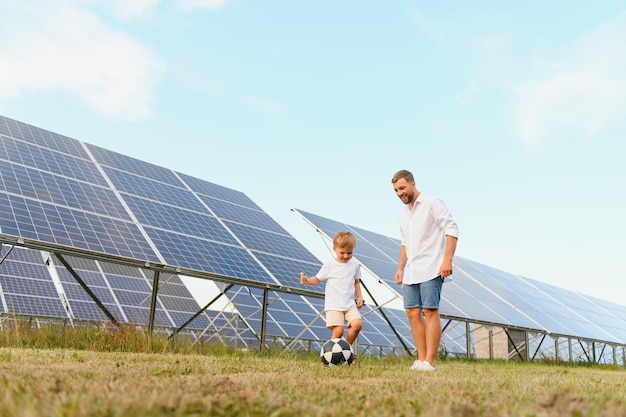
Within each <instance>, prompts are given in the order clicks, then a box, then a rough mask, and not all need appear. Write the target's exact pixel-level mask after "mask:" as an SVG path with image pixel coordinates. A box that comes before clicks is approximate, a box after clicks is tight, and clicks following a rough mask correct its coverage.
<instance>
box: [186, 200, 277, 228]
mask: <svg viewBox="0 0 626 417" xmlns="http://www.w3.org/2000/svg"><path fill="white" fill-rule="evenodd" d="M198 196H199V197H200V199H201V200H202V201H203V202H204V203H205V204H206V205H207V206H208V207H209V209H211V211H212V212H213V213H215V215H216V216H217V217H219V218H221V219H225V220H231V221H233V222H236V223H243V224H246V225H248V226H252V227H255V228H257V229H265V230H269V231H271V232H276V233H280V234H283V235H286V234H288V233H287V231H285V229H283V228H282V227H281V226H280V225H279V224H278V223H276V221H275V220H274V219H272V218H271V217H270V216H269V215H268V214H267V213H265V212H263V211H261V210H260V209H252V208H250V207H244V206H240V205H238V204H232V203H228V202H226V201H222V200H218V199H215V198H211V197H207V196H204V195H202V194H198Z"/></svg>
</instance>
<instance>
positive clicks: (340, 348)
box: [320, 338, 354, 366]
mask: <svg viewBox="0 0 626 417" xmlns="http://www.w3.org/2000/svg"><path fill="white" fill-rule="evenodd" d="M320 358H321V359H322V363H323V364H324V365H326V366H328V365H343V364H348V365H350V364H351V363H352V361H353V360H354V352H352V346H350V343H348V342H347V341H346V340H345V339H339V338H335V339H330V340H329V341H327V342H326V343H324V345H323V346H322V349H321V350H320Z"/></svg>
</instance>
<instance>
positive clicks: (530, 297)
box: [455, 258, 574, 334]
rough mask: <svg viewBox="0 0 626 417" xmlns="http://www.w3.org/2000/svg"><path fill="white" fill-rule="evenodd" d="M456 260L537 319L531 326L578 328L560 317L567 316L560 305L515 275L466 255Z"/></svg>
mask: <svg viewBox="0 0 626 417" xmlns="http://www.w3.org/2000/svg"><path fill="white" fill-rule="evenodd" d="M455 263H456V266H457V267H458V268H461V266H460V265H462V269H463V270H464V271H465V272H466V273H467V274H468V275H469V276H471V277H476V278H475V280H478V279H480V282H481V283H482V284H483V285H485V286H486V287H488V288H489V289H490V290H492V291H493V292H494V293H496V294H497V295H498V296H499V297H501V298H502V299H504V300H507V301H508V302H509V303H511V304H512V305H514V306H515V307H516V308H517V309H518V310H519V311H522V312H523V313H524V314H525V315H526V316H527V317H529V318H530V319H531V320H532V321H533V322H534V323H536V324H535V326H531V328H537V326H539V327H541V328H544V329H545V330H548V331H551V332H555V333H564V334H571V333H572V332H574V330H573V329H572V328H571V324H569V323H568V321H562V320H561V321H558V320H557V317H559V316H560V317H563V314H562V313H559V312H558V306H556V305H555V304H554V303H553V302H552V301H551V300H550V299H549V298H548V297H546V296H545V295H544V294H543V293H541V292H538V291H536V290H533V288H531V287H530V286H529V285H528V284H526V283H525V282H523V281H521V280H520V279H519V278H518V277H516V276H515V275H513V274H509V273H506V272H503V271H499V270H497V269H495V268H491V267H489V266H487V265H479V264H476V263H473V262H471V261H468V260H466V259H463V258H458V259H457V258H455ZM471 264H474V267H471V266H470V265H471ZM546 308H547V309H550V311H551V314H546Z"/></svg>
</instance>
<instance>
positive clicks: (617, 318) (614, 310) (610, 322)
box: [581, 294, 626, 343]
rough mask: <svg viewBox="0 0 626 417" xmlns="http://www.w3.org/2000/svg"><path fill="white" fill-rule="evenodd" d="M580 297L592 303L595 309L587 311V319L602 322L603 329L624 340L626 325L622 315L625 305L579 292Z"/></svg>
mask: <svg viewBox="0 0 626 417" xmlns="http://www.w3.org/2000/svg"><path fill="white" fill-rule="evenodd" d="M581 297H583V298H585V299H586V300H588V301H589V302H590V303H592V304H594V305H595V306H596V307H597V309H596V310H593V311H588V312H587V313H586V314H589V316H588V317H589V320H591V322H593V323H596V324H599V323H602V326H603V327H604V329H605V330H606V331H607V332H609V333H610V334H612V335H615V336H616V337H617V338H618V339H619V340H620V341H621V342H620V343H623V342H624V341H626V325H625V324H624V317H626V306H621V305H619V304H615V303H611V302H609V301H604V300H601V299H599V298H596V297H591V296H588V295H583V294H581Z"/></svg>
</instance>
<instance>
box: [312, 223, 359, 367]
mask: <svg viewBox="0 0 626 417" xmlns="http://www.w3.org/2000/svg"><path fill="white" fill-rule="evenodd" d="M355 247H356V238H355V237H354V235H353V234H352V233H350V232H343V231H342V232H337V234H335V237H334V238H333V251H334V252H335V256H336V257H335V259H333V260H330V261H327V262H325V263H324V264H323V265H322V267H321V268H320V270H319V272H318V273H317V275H316V276H312V277H307V276H306V275H304V272H300V283H301V284H305V285H306V284H309V285H317V284H319V283H320V282H322V281H326V288H325V297H324V311H325V312H326V327H327V328H329V329H331V330H332V338H340V337H343V333H344V328H345V327H344V326H345V324H346V323H347V324H348V335H347V337H346V340H347V341H348V343H350V344H352V342H354V341H355V340H356V338H357V336H358V335H359V332H360V331H361V328H362V327H363V322H362V320H361V315H360V314H359V310H358V309H359V308H361V307H362V306H363V296H362V295H361V285H360V280H361V265H359V263H358V262H357V261H355V260H354V259H352V253H353V252H354V248H355ZM355 294H356V302H355V299H354V296H355ZM355 354H356V352H355ZM354 359H355V361H356V356H355V358H354ZM353 363H354V362H353Z"/></svg>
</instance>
